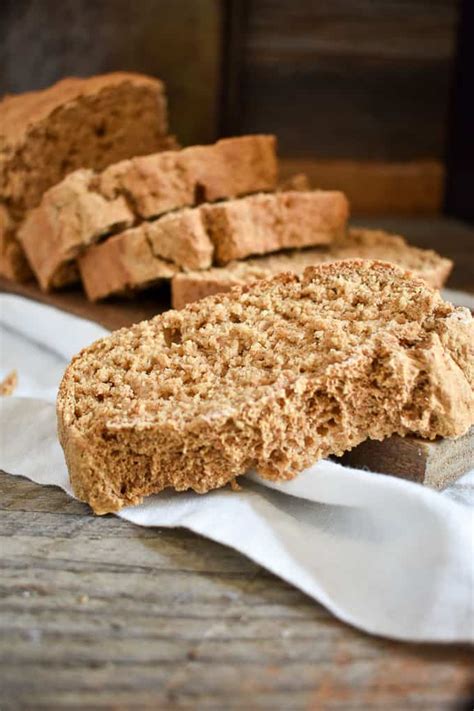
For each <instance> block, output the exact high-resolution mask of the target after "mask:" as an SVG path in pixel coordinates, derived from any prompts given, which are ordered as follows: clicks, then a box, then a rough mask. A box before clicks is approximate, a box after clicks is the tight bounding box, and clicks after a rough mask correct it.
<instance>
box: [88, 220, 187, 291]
mask: <svg viewBox="0 0 474 711" xmlns="http://www.w3.org/2000/svg"><path fill="white" fill-rule="evenodd" d="M79 265H80V268H81V275H82V280H83V284H84V288H85V290H86V293H87V296H88V298H89V299H90V300H92V301H96V300H98V299H103V298H105V297H106V296H110V295H111V294H122V293H125V292H127V291H133V290H134V289H135V288H136V285H137V284H140V287H141V288H143V289H144V288H146V287H147V286H150V285H151V284H155V283H157V282H160V281H162V280H164V279H166V280H169V279H171V277H172V276H173V275H174V274H176V273H177V272H178V269H179V268H178V267H177V266H176V265H175V264H173V263H172V262H168V261H165V260H164V259H160V258H159V257H156V256H155V255H154V254H153V252H152V249H151V245H150V242H149V240H148V239H147V236H146V232H145V231H144V230H143V229H142V226H140V227H134V228H132V229H130V230H126V231H125V232H123V233H122V234H120V235H115V236H113V237H110V239H108V240H107V241H106V242H103V243H102V244H99V245H95V246H93V247H91V248H90V249H89V250H87V251H86V252H85V254H84V255H83V257H82V258H81V260H80V262H79Z"/></svg>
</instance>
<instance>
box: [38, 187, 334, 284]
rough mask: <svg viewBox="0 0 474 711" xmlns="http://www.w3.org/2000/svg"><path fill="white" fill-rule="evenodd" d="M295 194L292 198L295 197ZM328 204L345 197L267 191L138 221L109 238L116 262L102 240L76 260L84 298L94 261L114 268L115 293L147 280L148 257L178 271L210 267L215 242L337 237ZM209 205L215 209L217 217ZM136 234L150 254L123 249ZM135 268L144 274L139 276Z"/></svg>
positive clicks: (272, 245)
mask: <svg viewBox="0 0 474 711" xmlns="http://www.w3.org/2000/svg"><path fill="white" fill-rule="evenodd" d="M295 195H296V196H297V198H298V199H295ZM334 202H336V203H345V198H344V197H343V196H341V195H340V194H339V193H331V192H329V193H327V194H326V193H324V194H321V191H314V192H302V193H294V192H289V193H273V194H258V195H250V196H247V197H243V198H240V199H238V200H229V201H226V202H222V203H218V204H217V205H216V206H214V205H210V204H203V205H200V206H198V207H195V208H186V209H184V210H178V211H177V212H172V213H169V214H167V215H164V217H161V218H159V219H158V220H154V221H153V222H145V223H142V225H140V226H139V227H137V228H136V230H132V231H127V232H125V233H122V234H120V235H118V236H117V237H116V238H115V247H116V249H117V248H118V245H119V244H121V245H122V247H121V263H120V266H119V265H118V263H117V261H110V260H108V254H109V248H108V246H107V244H108V241H105V242H104V243H103V244H100V245H98V246H97V247H96V248H95V249H94V250H93V252H92V254H93V255H94V256H93V258H91V257H89V256H88V252H87V251H86V252H85V255H84V256H83V257H82V258H79V261H80V269H81V274H82V277H83V281H84V283H85V285H86V292H87V293H88V295H89V296H90V294H91V293H92V292H91V290H90V289H89V288H88V287H87V283H88V282H90V274H89V272H90V271H91V270H92V272H95V270H96V269H97V268H99V267H98V265H99V263H100V269H101V270H107V271H108V272H110V271H111V270H113V269H118V271H117V274H115V275H112V274H109V275H108V277H110V278H108V282H109V283H110V285H111V284H114V285H115V290H116V292H120V291H123V289H124V288H135V289H140V288H143V287H144V286H145V285H146V284H147V283H148V282H149V274H148V272H147V269H149V270H150V271H151V272H153V269H154V268H156V267H154V266H153V264H152V263H151V262H150V260H153V255H155V257H156V258H157V259H158V261H159V262H160V261H161V260H162V259H166V260H171V261H172V262H173V263H174V264H176V265H177V266H178V267H180V268H182V269H185V270H187V269H191V270H193V269H207V268H208V267H210V265H211V264H212V259H213V256H214V254H215V252H219V251H220V247H221V245H224V250H227V251H229V244H231V245H232V246H231V247H230V249H233V250H238V251H239V253H245V252H247V251H248V250H252V251H254V252H260V251H262V250H269V251H271V250H272V249H278V248H281V247H290V246H292V245H295V244H296V245H308V244H320V243H321V242H323V243H326V242H328V241H330V240H331V239H334V238H335V237H336V236H339V234H340V232H341V231H342V230H343V229H344V228H345V219H344V217H341V218H338V219H337V220H332V221H329V220H328V218H327V214H328V208H329V209H331V206H332V209H333V210H334V206H333V204H334ZM214 207H216V208H218V216H217V219H215V217H216V211H215V210H214ZM222 215H226V216H228V219H227V224H229V225H230V227H229V230H227V229H226V226H225V225H223V224H222ZM263 217H264V219H262V218H263ZM138 233H140V234H141V235H142V239H147V240H148V242H149V244H150V246H151V249H152V252H153V255H150V253H149V252H148V251H147V252H146V253H145V254H144V255H138V254H136V253H134V252H133V251H132V250H130V249H127V242H128V241H130V240H135V239H137V237H136V235H137V234H138ZM226 245H227V246H226ZM221 251H222V250H221ZM48 254H49V253H48ZM144 257H146V258H147V259H148V263H147V264H143V263H142V264H140V263H138V262H137V260H138V259H139V258H144ZM126 261H127V264H126V263H125V262H126ZM141 270H143V271H144V276H145V278H141V277H142V275H141ZM176 271H178V270H177V269H176V270H175V272H176ZM280 271H281V270H280ZM132 275H133V277H134V281H133V283H132V281H131V277H132ZM125 278H126V281H124V279H125ZM111 293H113V292H112V291H110V290H107V291H103V292H102V296H106V295H109V294H111ZM96 298H97V295H96Z"/></svg>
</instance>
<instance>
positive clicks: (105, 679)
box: [0, 474, 473, 711]
mask: <svg viewBox="0 0 474 711" xmlns="http://www.w3.org/2000/svg"><path fill="white" fill-rule="evenodd" d="M0 546H1V550H2V556H1V560H0V565H1V576H0V578H1V579H0V591H1V597H0V640H1V642H0V689H1V703H0V705H1V708H2V711H5V710H6V709H8V710H10V709H81V710H87V709H120V710H122V709H181V708H186V709H315V710H319V709H340V710H344V711H346V710H347V709H374V710H377V711H381V709H386V708H387V709H400V710H402V709H426V710H427V711H428V710H429V711H436V710H438V709H439V710H441V709H443V710H445V709H468V708H470V706H469V704H470V703H471V700H472V690H473V688H472V681H473V678H472V650H471V649H469V648H467V647H463V646H450V645H438V646H435V645H420V644H402V643H397V642H391V641H387V640H382V639H377V638H374V637H369V636H368V635H365V634H363V633H361V632H357V631H355V630H354V629H352V628H349V627H347V626H346V625H344V624H343V623H342V622H339V621H337V620H336V619H335V618H334V617H332V615H331V614H330V613H329V612H327V610H325V609H324V608H323V607H321V606H320V605H318V604H316V603H314V602H313V601H312V600H310V599H309V598H307V597H305V596H304V595H303V594H302V593H300V592H298V591H297V590H295V589H294V588H292V587H290V586H289V585H287V584H286V583H284V582H282V581H281V580H279V579H277V578H275V577H274V576H272V575H270V574H268V573H267V572H265V571H264V570H263V569H262V568H260V567H258V566H257V565H254V564H253V563H251V562H249V561H248V560H246V559H245V558H243V557H242V556H240V555H238V554H237V553H235V552H233V551H232V550H230V549H227V548H225V547H223V546H219V545H217V544H215V543H212V542H210V541H207V540H205V539H203V538H200V537H198V536H195V535H192V534H190V533H188V532H186V531H184V530H166V529H153V528H148V529H146V528H140V527H138V526H133V525H132V524H129V523H127V522H125V521H122V520H120V519H118V518H116V517H113V516H106V517H100V518H99V517H95V516H93V515H92V514H91V513H90V511H89V510H88V509H87V507H86V506H85V505H83V504H80V503H78V502H76V501H73V500H71V499H69V498H68V497H67V496H66V495H65V494H63V493H62V492H61V491H59V490H57V489H54V488H44V487H40V486H37V485H35V484H33V483H31V482H29V481H26V480H23V479H19V478H16V477H11V476H8V475H6V474H0ZM362 574H363V571H361V575H362ZM401 574H402V573H401Z"/></svg>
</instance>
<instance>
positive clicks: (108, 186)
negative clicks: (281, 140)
mask: <svg viewBox="0 0 474 711" xmlns="http://www.w3.org/2000/svg"><path fill="white" fill-rule="evenodd" d="M276 180H277V162H276V154H275V139H274V137H273V136H263V135H262V136H241V137H238V138H227V139H223V140H221V141H218V142H217V143H215V144H213V145H209V146H191V147H189V148H184V149H182V150H180V151H165V152H163V153H156V154H153V155H148V156H141V157H138V158H133V159H131V160H125V161H121V162H120V163H116V164H114V165H112V166H109V167H108V168H106V169H105V170H104V171H103V172H102V173H96V172H94V171H91V170H80V171H77V172H75V173H71V174H70V175H69V176H67V177H66V178H65V179H64V180H63V181H62V182H60V183H59V184H58V185H55V186H54V187H53V188H51V189H50V190H48V191H47V192H46V193H45V194H44V195H43V198H42V200H41V204H40V205H39V206H38V207H37V208H36V209H34V210H32V211H31V212H30V213H29V215H28V217H27V219H26V220H25V222H24V224H23V226H22V228H21V230H20V232H19V238H20V241H21V243H22V245H23V248H24V249H25V252H26V254H27V256H28V260H29V262H30V264H31V266H32V268H33V271H34V272H35V274H36V276H37V278H38V281H39V283H40V286H41V287H42V288H43V289H44V290H47V289H50V288H52V287H54V286H60V285H61V284H59V283H58V281H59V280H58V278H57V275H58V270H60V269H61V267H62V266H63V265H64V264H65V263H66V262H70V261H72V260H74V259H75V258H76V257H77V256H78V255H79V254H80V253H81V252H82V251H84V249H85V248H86V247H88V246H89V245H90V244H93V243H94V242H96V241H98V240H99V239H100V238H101V237H103V236H105V235H107V234H110V233H114V232H118V231H120V230H123V229H125V228H128V227H131V226H132V225H135V224H137V223H139V222H141V221H142V220H145V219H150V218H153V217H156V216H158V215H161V214H164V213H165V212H168V211H170V210H175V209H177V208H182V207H186V206H193V205H196V204H198V203H200V202H202V201H205V200H208V201H214V200H219V199H222V198H232V197H236V196H239V195H245V194H247V193H253V192H258V191H264V190H273V189H274V188H275V187H276Z"/></svg>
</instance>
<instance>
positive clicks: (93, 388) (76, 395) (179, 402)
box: [57, 261, 474, 514]
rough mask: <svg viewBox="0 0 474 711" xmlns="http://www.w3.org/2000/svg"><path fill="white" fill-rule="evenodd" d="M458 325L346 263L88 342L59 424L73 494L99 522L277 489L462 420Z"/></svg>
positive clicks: (467, 322)
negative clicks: (166, 492) (112, 514)
mask: <svg viewBox="0 0 474 711" xmlns="http://www.w3.org/2000/svg"><path fill="white" fill-rule="evenodd" d="M473 348H474V333H473V320H472V317H471V314H470V313H469V312H468V311H467V310H466V309H455V308H454V307H453V306H451V305H450V304H447V303H444V302H443V301H442V299H441V297H440V295H439V293H438V292H436V291H434V290H432V289H431V288H429V287H427V286H426V285H425V284H424V283H423V282H421V281H419V280H417V279H414V278H413V277H412V274H411V273H407V272H404V271H403V270H401V269H399V268H397V267H395V266H391V265H389V264H386V263H378V262H370V261H345V262H338V263H332V264H325V265H321V266H319V267H315V268H309V269H307V270H306V271H305V273H304V274H303V275H300V276H297V275H294V274H280V275H278V276H276V277H274V278H272V279H269V280H263V281H261V282H258V283H256V284H253V285H251V286H249V287H244V288H242V289H234V290H233V291H232V292H230V293H229V294H224V295H218V296H211V297H209V298H207V299H204V300H202V301H200V302H198V303H196V304H191V305H189V306H187V307H186V308H185V309H183V310H182V311H169V312H167V313H165V314H162V315H159V316H156V317H155V318H154V319H152V320H151V321H145V322H142V323H140V324H137V325H135V326H132V327H131V328H128V329H122V330H120V331H117V332H115V333H113V334H112V335H111V336H109V337H107V338H105V339H102V340H100V341H97V342H96V343H95V344H93V345H92V346H90V347H89V348H86V349H85V350H83V351H82V352H81V353H79V354H78V355H77V356H76V357H75V358H74V359H73V361H72V363H71V364H70V365H69V367H68V369H67V370H66V373H65V375H64V378H63V381H62V383H61V386H60V390H59V395H58V402H57V412H58V428H59V437H60V441H61V444H62V446H63V448H64V452H65V456H66V461H67V464H68V467H69V473H70V477H71V481H72V485H73V488H74V491H75V494H76V495H77V496H78V497H79V498H80V499H82V500H84V501H87V502H89V503H90V505H91V506H92V507H93V509H94V510H95V511H96V512H97V513H100V514H102V513H106V512H109V511H116V510H118V509H120V508H121V507H122V506H125V505H128V504H136V503H138V502H140V501H141V500H142V498H143V497H144V496H146V495H148V494H152V493H156V492H159V491H161V490H162V489H164V488H166V487H172V488H174V489H176V490H178V491H183V490H186V489H193V490H194V491H197V492H200V493H204V492H206V491H209V490H210V489H214V488H217V487H220V486H224V485H225V484H226V483H228V482H232V481H233V480H234V479H235V477H237V476H239V475H240V474H243V473H244V472H246V471H247V470H248V469H250V468H252V467H254V468H256V470H257V471H258V472H259V473H260V474H261V475H262V476H264V477H268V478H270V479H288V478H291V477H293V476H295V475H296V474H297V473H298V472H299V471H301V470H302V469H304V468H305V467H307V466H309V465H310V464H312V463H313V462H315V461H316V460H318V459H319V458H321V457H325V456H327V455H329V454H342V452H344V451H346V450H348V449H350V448H352V447H353V446H355V445H356V444H358V443H359V442H361V441H363V440H365V439H366V438H368V437H370V438H373V439H382V438H384V437H387V436H389V435H391V434H393V433H399V434H402V435H404V434H406V433H408V432H414V433H417V434H419V435H421V436H422V437H425V438H433V437H435V436H437V435H442V436H445V437H457V436H459V435H462V434H463V433H464V432H466V431H467V429H468V428H469V426H470V425H471V424H472V423H473V421H474V393H473V386H474V352H473Z"/></svg>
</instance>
